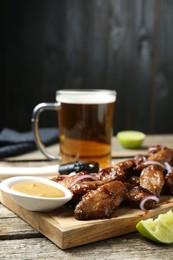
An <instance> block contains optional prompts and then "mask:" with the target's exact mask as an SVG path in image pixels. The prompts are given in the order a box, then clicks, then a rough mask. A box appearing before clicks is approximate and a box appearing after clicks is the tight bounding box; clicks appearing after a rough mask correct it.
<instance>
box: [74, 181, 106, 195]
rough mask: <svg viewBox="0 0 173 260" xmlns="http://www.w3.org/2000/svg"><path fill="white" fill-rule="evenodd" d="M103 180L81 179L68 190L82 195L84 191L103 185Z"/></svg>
mask: <svg viewBox="0 0 173 260" xmlns="http://www.w3.org/2000/svg"><path fill="white" fill-rule="evenodd" d="M103 184H104V182H103V181H83V182H78V183H76V184H75V185H73V186H72V187H71V188H70V191H71V192H72V193H73V194H74V195H77V196H81V197H82V196H83V195H84V194H85V193H87V192H89V191H91V190H96V189H97V188H98V187H100V186H101V185H103Z"/></svg>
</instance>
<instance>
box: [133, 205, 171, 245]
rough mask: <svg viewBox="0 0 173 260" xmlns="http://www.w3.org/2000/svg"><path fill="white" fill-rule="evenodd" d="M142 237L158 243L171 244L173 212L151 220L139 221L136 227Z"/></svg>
mask: <svg viewBox="0 0 173 260" xmlns="http://www.w3.org/2000/svg"><path fill="white" fill-rule="evenodd" d="M136 228H137V230H138V231H139V232H140V233H141V235H142V236H144V237H146V238H148V239H151V240H152V241H155V242H158V243H165V244H170V243H173V211H172V210H169V211H168V212H167V213H164V214H160V215H159V216H158V217H157V218H156V219H155V220H153V219H152V218H149V219H146V220H141V221H139V222H138V223H137V225H136Z"/></svg>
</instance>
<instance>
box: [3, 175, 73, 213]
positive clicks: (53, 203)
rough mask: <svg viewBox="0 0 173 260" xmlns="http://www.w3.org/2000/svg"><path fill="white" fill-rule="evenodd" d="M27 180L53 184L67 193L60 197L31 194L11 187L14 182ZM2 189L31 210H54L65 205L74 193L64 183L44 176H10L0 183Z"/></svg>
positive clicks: (19, 203)
mask: <svg viewBox="0 0 173 260" xmlns="http://www.w3.org/2000/svg"><path fill="white" fill-rule="evenodd" d="M26 181H33V182H41V183H44V184H48V185H52V186H53V187H56V188H58V189H60V190H62V191H63V192H64V193H65V196H64V197H59V198H47V197H37V196H30V195H27V194H23V193H20V192H17V191H15V190H12V189H11V188H10V187H11V186H12V185H14V184H17V183H21V182H26ZM0 189H1V190H2V191H4V192H6V193H7V194H8V195H9V196H10V197H11V199H12V200H13V201H15V202H16V203H17V204H18V205H20V206H22V207H23V208H25V209H28V210H31V211H40V212H48V211H52V210H55V209H57V208H59V207H61V206H63V205H64V204H65V203H67V202H68V201H69V200H71V198H72V193H71V192H70V190H68V189H67V188H65V187H64V186H63V185H61V184H59V183H56V182H54V181H51V180H48V179H46V178H42V177H31V176H23V177H12V178H8V179H6V180H4V181H2V182H1V183H0Z"/></svg>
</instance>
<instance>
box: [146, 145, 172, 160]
mask: <svg viewBox="0 0 173 260" xmlns="http://www.w3.org/2000/svg"><path fill="white" fill-rule="evenodd" d="M148 161H157V162H161V163H164V162H168V163H169V162H171V161H173V150H172V149H169V148H165V149H161V150H159V151H158V152H156V153H153V154H152V155H150V156H149V157H148Z"/></svg>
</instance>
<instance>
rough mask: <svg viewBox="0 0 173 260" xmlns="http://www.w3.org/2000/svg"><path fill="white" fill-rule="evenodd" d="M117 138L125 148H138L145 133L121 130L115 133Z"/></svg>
mask: <svg viewBox="0 0 173 260" xmlns="http://www.w3.org/2000/svg"><path fill="white" fill-rule="evenodd" d="M117 139H118V141H119V142H120V144H121V145H122V146H124V147H125V148H132V149H135V148H139V147H140V146H141V145H142V143H143V141H144V139H145V134H144V133H142V132H139V131H121V132H118V133H117Z"/></svg>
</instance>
